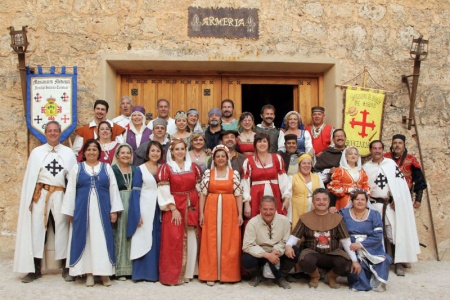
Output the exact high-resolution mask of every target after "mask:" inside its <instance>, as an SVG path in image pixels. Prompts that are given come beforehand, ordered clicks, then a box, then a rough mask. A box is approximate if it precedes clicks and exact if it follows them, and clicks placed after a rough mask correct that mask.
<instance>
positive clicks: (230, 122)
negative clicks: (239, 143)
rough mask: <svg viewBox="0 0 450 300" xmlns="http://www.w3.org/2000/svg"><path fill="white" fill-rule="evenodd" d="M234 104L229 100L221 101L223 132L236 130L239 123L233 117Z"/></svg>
mask: <svg viewBox="0 0 450 300" xmlns="http://www.w3.org/2000/svg"><path fill="white" fill-rule="evenodd" d="M233 114H234V102H233V100H231V99H225V100H223V101H222V128H223V130H236V131H237V130H238V125H239V121H238V120H237V119H235V118H234V117H233Z"/></svg>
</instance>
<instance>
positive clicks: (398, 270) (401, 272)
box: [395, 263, 405, 276]
mask: <svg viewBox="0 0 450 300" xmlns="http://www.w3.org/2000/svg"><path fill="white" fill-rule="evenodd" d="M395 274H397V276H405V269H404V268H403V264H402V263H396V264H395Z"/></svg>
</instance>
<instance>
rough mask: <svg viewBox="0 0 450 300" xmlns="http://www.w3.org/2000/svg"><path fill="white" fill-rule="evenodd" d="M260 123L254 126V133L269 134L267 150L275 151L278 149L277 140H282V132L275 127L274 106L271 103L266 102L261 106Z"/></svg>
mask: <svg viewBox="0 0 450 300" xmlns="http://www.w3.org/2000/svg"><path fill="white" fill-rule="evenodd" d="M261 119H262V122H261V124H258V125H257V126H256V133H258V132H264V133H267V134H268V135H269V138H270V147H269V152H270V153H275V152H277V151H278V142H279V141H280V142H281V143H283V142H284V133H283V132H282V131H280V130H279V129H278V128H276V127H275V124H274V123H273V121H274V120H275V107H274V106H273V105H271V104H266V105H264V106H263V107H262V108H261Z"/></svg>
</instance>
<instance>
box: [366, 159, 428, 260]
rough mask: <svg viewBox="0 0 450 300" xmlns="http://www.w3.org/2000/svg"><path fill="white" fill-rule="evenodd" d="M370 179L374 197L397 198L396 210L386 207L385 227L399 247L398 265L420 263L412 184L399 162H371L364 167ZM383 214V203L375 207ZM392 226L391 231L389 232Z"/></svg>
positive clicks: (395, 256)
mask: <svg viewBox="0 0 450 300" xmlns="http://www.w3.org/2000/svg"><path fill="white" fill-rule="evenodd" d="M363 168H364V170H365V171H366V173H367V176H368V178H369V186H370V189H371V197H373V198H382V199H389V197H390V195H392V198H393V199H394V203H395V210H393V209H392V208H391V206H390V205H387V206H386V212H385V214H386V217H385V220H384V221H385V226H386V227H387V228H385V230H386V234H387V235H388V237H389V239H390V240H391V242H392V243H393V244H394V245H395V255H394V263H407V262H416V261H417V255H418V254H419V253H420V247H419V238H418V236H417V229H416V220H415V216H414V210H413V206H412V201H411V194H410V192H409V188H408V184H407V183H406V180H405V178H404V176H403V174H402V172H401V171H400V169H399V168H398V167H397V165H396V164H395V162H394V161H393V160H392V159H389V158H383V160H382V161H381V162H380V163H375V162H373V161H369V162H367V163H365V164H364V166H363ZM374 207H375V209H376V210H377V211H378V212H379V213H380V214H381V215H383V204H381V203H376V204H374ZM389 226H390V229H389Z"/></svg>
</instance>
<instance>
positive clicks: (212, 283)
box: [206, 281, 215, 286]
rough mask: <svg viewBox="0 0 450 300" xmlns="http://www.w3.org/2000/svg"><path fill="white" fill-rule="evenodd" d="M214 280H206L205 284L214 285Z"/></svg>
mask: <svg viewBox="0 0 450 300" xmlns="http://www.w3.org/2000/svg"><path fill="white" fill-rule="evenodd" d="M214 284H215V282H214V281H207V282H206V285H208V286H214Z"/></svg>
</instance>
